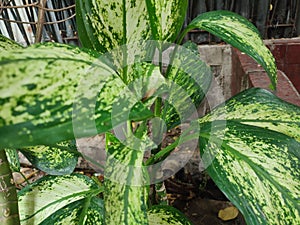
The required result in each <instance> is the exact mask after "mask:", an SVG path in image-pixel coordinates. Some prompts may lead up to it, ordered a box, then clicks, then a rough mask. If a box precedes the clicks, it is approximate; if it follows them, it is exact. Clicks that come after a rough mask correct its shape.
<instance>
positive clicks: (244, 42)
mask: <svg viewBox="0 0 300 225" xmlns="http://www.w3.org/2000/svg"><path fill="white" fill-rule="evenodd" d="M196 28H198V29H201V30H206V31H208V32H210V33H212V34H214V35H216V36H218V37H219V38H221V39H223V40H224V41H225V42H227V43H229V44H231V45H232V46H234V47H236V48H238V49H239V50H241V51H243V52H245V53H246V54H247V55H249V56H251V57H252V58H253V59H255V60H256V61H257V62H258V63H259V64H261V65H262V66H263V67H264V69H265V70H266V72H267V73H268V75H269V77H270V80H271V82H272V86H273V88H276V83H277V69H276V65H275V59H274V57H273V56H272V54H271V52H270V51H269V50H268V48H267V47H266V46H265V45H264V43H263V41H262V40H261V37H260V34H259V32H258V30H257V29H256V27H255V26H254V25H253V24H252V23H250V22H249V21H248V20H247V19H245V18H244V17H242V16H240V15H238V14H236V13H233V12H229V11H211V12H207V13H203V14H201V15H199V16H198V17H196V18H195V19H193V21H192V22H191V23H190V24H189V25H188V26H187V28H186V29H185V32H184V33H183V35H182V38H183V37H184V35H185V34H186V33H187V32H189V31H190V30H192V29H196Z"/></svg>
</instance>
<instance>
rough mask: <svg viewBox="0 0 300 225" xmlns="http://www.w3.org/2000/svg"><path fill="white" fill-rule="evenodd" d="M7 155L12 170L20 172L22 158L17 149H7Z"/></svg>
mask: <svg viewBox="0 0 300 225" xmlns="http://www.w3.org/2000/svg"><path fill="white" fill-rule="evenodd" d="M5 153H6V157H7V160H8V162H9V167H10V169H11V171H12V172H20V169H21V166H20V159H19V155H18V151H17V150H16V149H11V148H9V149H8V148H7V149H5Z"/></svg>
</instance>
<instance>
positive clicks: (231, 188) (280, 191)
mask: <svg viewBox="0 0 300 225" xmlns="http://www.w3.org/2000/svg"><path fill="white" fill-rule="evenodd" d="M211 121H214V122H213V123H211ZM199 122H200V127H201V132H200V141H199V143H200V151H201V153H202V154H203V159H204V164H205V166H206V167H208V168H207V170H208V173H209V175H210V176H211V177H212V179H213V180H214V181H215V183H216V184H217V185H218V187H219V188H220V189H221V190H222V191H223V192H224V193H225V195H226V196H227V197H228V198H229V199H230V201H232V202H233V203H234V204H235V206H236V207H238V208H239V210H240V211H241V212H242V213H243V215H244V217H245V219H246V221H247V223H248V224H268V225H270V224H286V225H297V224H300V199H299V196H300V179H299V178H300V140H299V137H300V108H299V107H298V106H295V105H292V104H289V103H286V102H284V101H282V100H281V99H279V98H277V97H276V96H275V95H273V94H271V93H270V92H268V91H266V90H263V89H259V88H253V89H250V90H247V91H244V92H242V93H240V94H239V95H237V96H235V97H233V98H231V99H230V100H228V101H226V103H225V105H221V106H219V107H217V108H216V109H215V110H213V111H212V112H211V113H210V114H208V115H207V116H204V117H203V118H201V119H199ZM204 153H205V155H204Z"/></svg>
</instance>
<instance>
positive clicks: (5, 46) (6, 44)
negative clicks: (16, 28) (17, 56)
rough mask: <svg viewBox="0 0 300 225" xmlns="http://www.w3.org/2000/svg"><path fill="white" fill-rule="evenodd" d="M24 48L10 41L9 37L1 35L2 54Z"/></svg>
mask: <svg viewBox="0 0 300 225" xmlns="http://www.w3.org/2000/svg"><path fill="white" fill-rule="evenodd" d="M21 48H23V47H22V46H21V45H19V44H18V43H16V42H14V41H12V40H10V39H8V38H7V37H5V36H3V35H2V34H0V52H2V51H3V52H4V51H8V50H12V49H21Z"/></svg>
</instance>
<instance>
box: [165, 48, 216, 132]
mask: <svg viewBox="0 0 300 225" xmlns="http://www.w3.org/2000/svg"><path fill="white" fill-rule="evenodd" d="M167 78H168V80H171V81H172V83H175V84H176V85H178V87H175V86H173V87H172V85H171V87H170V96H169V99H168V101H169V102H170V103H172V104H170V103H168V102H167V101H166V102H165V103H164V109H163V113H162V114H163V119H164V121H165V123H166V125H167V126H168V129H169V128H172V127H174V126H176V125H178V124H179V123H180V122H183V121H184V120H185V119H187V118H188V117H189V116H190V115H192V114H193V113H194V112H195V111H194V110H195V108H193V107H196V108H197V107H199V105H200V103H201V102H202V100H203V98H204V97H205V94H206V93H207V91H208V89H209V87H210V83H211V80H212V71H211V69H210V68H209V67H208V66H207V65H206V64H205V63H204V62H203V61H202V60H200V57H199V52H198V47H197V45H196V44H194V43H192V42H186V43H185V44H183V46H182V47H178V48H177V50H176V52H175V55H174V56H173V62H172V67H170V70H169V72H168V74H167ZM179 87H180V88H179ZM178 88H179V89H178ZM189 103H190V104H189ZM191 105H192V106H193V107H191ZM174 106H177V109H175V108H174ZM178 109H179V110H178ZM179 114H181V117H180V116H179ZM180 120H182V121H180Z"/></svg>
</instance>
